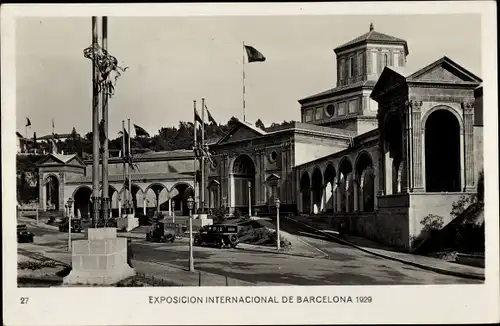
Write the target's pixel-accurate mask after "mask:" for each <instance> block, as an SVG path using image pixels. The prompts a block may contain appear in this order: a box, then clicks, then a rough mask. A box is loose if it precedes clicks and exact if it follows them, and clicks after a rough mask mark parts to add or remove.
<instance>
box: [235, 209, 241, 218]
mask: <svg viewBox="0 0 500 326" xmlns="http://www.w3.org/2000/svg"><path fill="white" fill-rule="evenodd" d="M241 215H243V214H242V213H241V211H240V210H239V208H237V209H236V210H235V211H234V217H235V218H240V217H241Z"/></svg>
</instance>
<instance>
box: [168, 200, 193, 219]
mask: <svg viewBox="0 0 500 326" xmlns="http://www.w3.org/2000/svg"><path fill="white" fill-rule="evenodd" d="M189 198H191V197H189ZM193 200H194V199H193ZM190 209H191V208H190ZM189 215H191V213H189ZM172 223H175V201H173V200H172Z"/></svg>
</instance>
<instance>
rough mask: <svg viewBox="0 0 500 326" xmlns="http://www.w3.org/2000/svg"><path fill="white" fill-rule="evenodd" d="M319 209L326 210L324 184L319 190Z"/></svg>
mask: <svg viewBox="0 0 500 326" xmlns="http://www.w3.org/2000/svg"><path fill="white" fill-rule="evenodd" d="M321 211H322V212H323V211H326V186H323V188H322V191H321Z"/></svg>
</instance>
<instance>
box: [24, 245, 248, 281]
mask: <svg viewBox="0 0 500 326" xmlns="http://www.w3.org/2000/svg"><path fill="white" fill-rule="evenodd" d="M18 255H20V256H24V257H28V258H30V259H35V260H40V261H43V260H46V259H51V260H54V261H56V262H58V263H61V264H64V265H67V266H71V253H70V252H68V251H64V250H59V249H53V248H48V247H44V246H40V245H35V244H30V245H29V246H27V247H26V248H23V249H20V250H19V251H18ZM132 266H133V268H134V269H135V271H136V273H138V274H144V275H146V276H147V277H150V278H151V277H154V278H157V279H161V280H163V281H165V282H167V283H170V284H172V286H200V284H201V286H226V285H227V286H251V285H255V284H254V283H251V282H246V281H242V280H238V279H234V278H230V277H226V276H223V275H218V274H213V273H208V272H203V271H195V272H189V271H187V270H185V269H183V268H180V267H178V266H175V265H172V264H168V263H156V262H147V261H139V260H132Z"/></svg>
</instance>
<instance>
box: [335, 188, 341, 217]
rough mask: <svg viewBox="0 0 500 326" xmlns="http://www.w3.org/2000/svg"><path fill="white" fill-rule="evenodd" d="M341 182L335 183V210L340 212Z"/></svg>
mask: <svg viewBox="0 0 500 326" xmlns="http://www.w3.org/2000/svg"><path fill="white" fill-rule="evenodd" d="M341 185H342V184H341V183H340V182H338V183H337V195H336V196H335V197H337V212H342V193H341V192H340V187H341Z"/></svg>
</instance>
